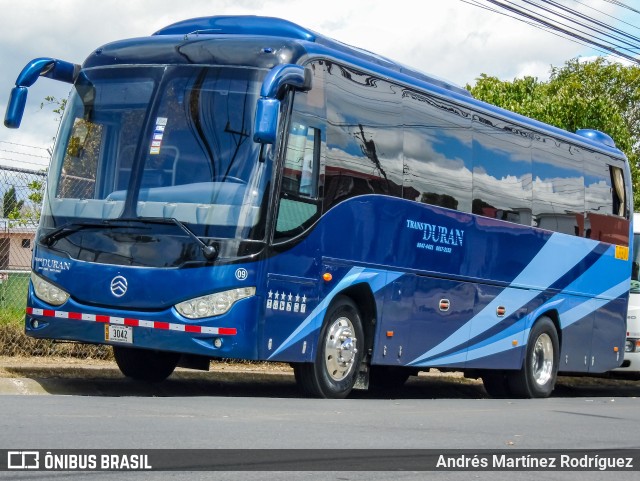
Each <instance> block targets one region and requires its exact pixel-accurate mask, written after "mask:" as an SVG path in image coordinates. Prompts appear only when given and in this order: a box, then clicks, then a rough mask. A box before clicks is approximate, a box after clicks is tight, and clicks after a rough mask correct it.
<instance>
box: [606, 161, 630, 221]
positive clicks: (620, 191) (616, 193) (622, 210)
mask: <svg viewBox="0 0 640 481" xmlns="http://www.w3.org/2000/svg"><path fill="white" fill-rule="evenodd" d="M609 172H610V173H611V183H612V184H613V187H612V188H611V194H612V196H613V212H612V214H613V215H617V216H620V217H625V216H626V215H627V207H626V205H625V204H626V202H625V192H624V176H623V174H622V169H621V168H620V167H614V166H612V165H610V166H609Z"/></svg>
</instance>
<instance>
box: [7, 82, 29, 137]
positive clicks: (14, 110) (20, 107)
mask: <svg viewBox="0 0 640 481" xmlns="http://www.w3.org/2000/svg"><path fill="white" fill-rule="evenodd" d="M27 92H28V89H27V87H13V88H12V89H11V96H10V97H9V103H8V104H7V112H6V113H5V115H4V126H5V127H8V128H10V129H17V128H18V127H20V122H21V121H22V114H24V108H25V106H26V105H27Z"/></svg>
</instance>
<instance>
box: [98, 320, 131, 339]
mask: <svg viewBox="0 0 640 481" xmlns="http://www.w3.org/2000/svg"><path fill="white" fill-rule="evenodd" d="M104 340H105V341H109V342H121V343H123V344H133V328H132V327H131V326H114V325H113V324H106V325H105V326H104Z"/></svg>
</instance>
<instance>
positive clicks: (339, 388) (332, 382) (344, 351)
mask: <svg viewBox="0 0 640 481" xmlns="http://www.w3.org/2000/svg"><path fill="white" fill-rule="evenodd" d="M364 344H365V343H364V332H363V330H362V321H361V317H360V312H359V311H358V308H357V306H356V305H355V304H354V302H353V301H352V300H351V299H350V298H348V297H346V296H338V297H336V299H335V300H334V301H333V302H332V303H331V305H330V306H329V308H328V309H327V313H326V314H325V317H324V322H323V324H322V329H321V330H320V337H319V340H318V349H317V354H316V360H315V362H314V363H304V364H297V365H296V366H295V368H294V374H295V377H296V381H297V383H298V385H299V386H300V387H301V388H302V390H303V391H304V392H305V393H306V394H308V395H311V396H314V397H321V398H329V399H342V398H345V397H347V396H348V395H349V393H350V392H351V390H352V389H353V386H354V384H355V382H356V376H357V374H358V370H359V368H360V363H361V362H362V356H363V351H364V349H363V346H364Z"/></svg>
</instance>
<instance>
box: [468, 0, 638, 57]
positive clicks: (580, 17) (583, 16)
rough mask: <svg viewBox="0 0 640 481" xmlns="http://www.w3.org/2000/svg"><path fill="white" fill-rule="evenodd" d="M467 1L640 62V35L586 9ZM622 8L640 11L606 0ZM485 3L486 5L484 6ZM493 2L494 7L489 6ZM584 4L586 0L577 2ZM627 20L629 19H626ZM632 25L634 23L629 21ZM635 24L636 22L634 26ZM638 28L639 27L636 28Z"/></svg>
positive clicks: (545, 2)
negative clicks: (498, 10)
mask: <svg viewBox="0 0 640 481" xmlns="http://www.w3.org/2000/svg"><path fill="white" fill-rule="evenodd" d="M462 1H464V3H468V4H472V5H475V6H478V7H481V8H485V9H487V10H490V11H496V10H495V7H497V8H499V9H501V10H503V11H507V12H509V15H507V16H509V17H511V18H516V19H518V20H520V21H522V22H524V23H527V24H529V25H533V26H535V27H537V28H541V29H542V30H545V31H550V30H552V31H554V32H556V33H559V34H560V36H562V37H563V38H568V39H573V40H576V41H578V43H581V44H587V45H590V46H592V47H595V48H596V49H597V50H598V51H601V52H602V51H604V52H608V53H609V54H611V55H614V56H616V57H619V58H623V59H626V60H628V61H631V62H633V63H640V58H639V56H638V55H639V53H640V37H638V36H636V35H633V34H632V33H630V32H628V31H625V30H622V29H621V28H618V27H614V26H612V25H610V24H608V23H606V22H604V21H602V20H599V19H597V18H594V17H593V16H591V15H588V14H587V13H585V12H584V11H579V10H576V9H574V8H570V7H568V6H566V4H563V3H560V2H559V1H554V0H537V1H535V0H519V2H518V1H512V0H470V1H469V0H462ZM604 1H605V2H607V3H611V4H613V5H616V6H618V7H622V8H627V9H629V10H630V11H633V12H634V13H640V10H636V9H634V8H632V7H629V6H628V5H626V4H624V3H622V2H618V1H614V0H604ZM481 3H484V5H481ZM487 3H489V4H491V5H493V6H494V8H493V9H492V8H489V7H487V6H486V4H487ZM575 3H578V4H580V5H584V4H583V3H582V2H575ZM589 8H590V9H592V10H594V11H596V12H599V13H600V14H603V15H606V16H608V17H610V18H614V19H616V17H613V16H611V15H608V14H604V13H603V12H601V11H600V10H598V9H595V8H593V7H589ZM625 23H626V22H625ZM628 25H630V24H628ZM632 26H633V25H632ZM634 28H636V27H634Z"/></svg>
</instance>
